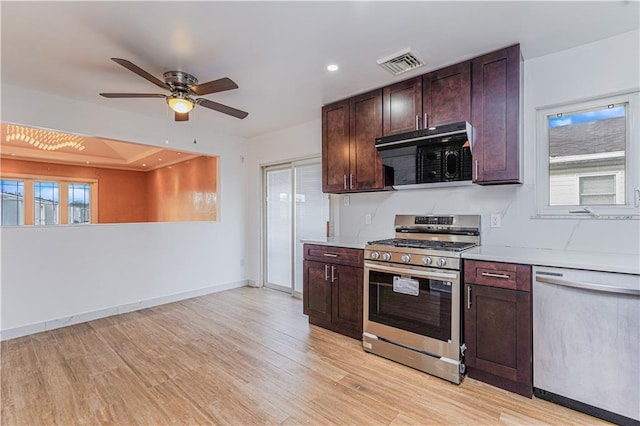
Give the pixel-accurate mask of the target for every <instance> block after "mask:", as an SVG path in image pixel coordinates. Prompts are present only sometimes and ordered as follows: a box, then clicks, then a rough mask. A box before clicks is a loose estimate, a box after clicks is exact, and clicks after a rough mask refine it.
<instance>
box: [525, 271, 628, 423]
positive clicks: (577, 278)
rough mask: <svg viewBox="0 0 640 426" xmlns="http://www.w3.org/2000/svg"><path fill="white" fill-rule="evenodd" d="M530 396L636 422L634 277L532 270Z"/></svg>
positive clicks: (618, 421)
mask: <svg viewBox="0 0 640 426" xmlns="http://www.w3.org/2000/svg"><path fill="white" fill-rule="evenodd" d="M533 272H534V283H533V387H534V395H535V396H537V397H539V398H543V399H546V400H549V401H553V402H555V403H558V404H561V405H565V406H567V407H570V408H573V409H575V410H578V411H582V412H585V413H587V414H590V415H593V416H596V417H599V418H602V419H604V420H608V421H612V422H614V423H617V424H638V422H639V421H640V275H631V274H617V273H610V272H595V271H584V270H577V269H561V268H549V267H534V268H533Z"/></svg>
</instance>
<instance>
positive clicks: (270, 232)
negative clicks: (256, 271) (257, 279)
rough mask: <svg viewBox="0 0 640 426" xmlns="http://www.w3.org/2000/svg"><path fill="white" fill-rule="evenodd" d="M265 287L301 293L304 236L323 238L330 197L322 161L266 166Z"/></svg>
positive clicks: (327, 218) (306, 237)
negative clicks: (325, 184)
mask: <svg viewBox="0 0 640 426" xmlns="http://www.w3.org/2000/svg"><path fill="white" fill-rule="evenodd" d="M263 176H264V182H265V200H266V204H265V208H264V216H265V234H266V235H265V241H266V244H265V250H264V254H265V260H264V264H265V286H267V287H270V288H274V289H277V290H283V291H286V292H288V293H291V294H298V295H299V294H301V293H302V243H300V240H301V239H323V238H325V235H326V226H327V221H328V220H329V211H330V208H329V199H328V196H327V195H326V194H323V193H322V168H321V164H320V161H319V160H313V161H305V162H293V163H286V164H279V165H276V166H270V167H266V168H265V169H264V175H263Z"/></svg>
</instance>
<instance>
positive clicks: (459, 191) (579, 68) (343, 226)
mask: <svg viewBox="0 0 640 426" xmlns="http://www.w3.org/2000/svg"><path fill="white" fill-rule="evenodd" d="M639 39H640V33H639V32H638V31H634V32H631V33H627V34H623V35H620V36H617V37H614V38H611V39H606V40H601V41H598V42H596V43H591V44H588V45H584V46H580V47H577V48H574V49H570V50H566V51H562V52H558V53H556V54H552V55H548V56H544V57H539V58H536V59H532V60H526V61H525V64H524V67H525V68H524V78H525V80H524V111H523V114H524V141H523V146H524V156H525V157H524V158H525V161H524V165H523V166H524V184H522V185H501V186H487V187H482V186H477V185H471V186H465V187H456V188H440V189H427V190H407V191H396V192H388V193H362V194H351V195H350V205H349V206H342V205H341V206H340V207H339V228H338V232H339V233H340V235H341V236H342V237H345V238H348V239H355V240H360V241H366V240H371V239H378V238H387V237H390V236H392V235H393V220H394V215H395V214H396V213H407V214H422V213H425V214H426V213H437V214H447V213H457V214H480V215H481V216H482V236H481V238H482V243H483V244H498V245H508V246H517V247H541V248H556V249H569V250H595V251H602V252H612V253H640V226H639V225H640V221H628V220H624V221H623V220H588V219H583V220H579V219H565V220H550V219H531V216H532V215H534V214H535V211H536V209H535V155H536V150H535V148H536V139H535V122H536V111H535V109H536V108H537V107H540V106H546V105H552V104H556V103H562V102H567V101H572V100H577V99H583V98H587V97H593V96H597V95H603V94H608V93H613V92H617V91H620V90H627V89H632V88H637V87H639V86H640V82H639V81H638V79H639V75H640V68H639V65H640V59H639V53H638V52H639V51H640V46H639V41H638V40H639ZM300 131H308V132H309V133H308V134H307V135H306V136H305V135H304V134H300ZM300 141H305V143H304V144H303V145H302V148H306V149H307V151H302V152H301V151H300V148H301V145H300ZM311 142H313V143H311ZM310 143H311V144H310ZM634 143H640V141H634ZM250 144H251V149H252V150H254V149H255V150H258V151H259V153H260V154H259V155H264V156H265V158H269V159H270V160H273V159H276V158H289V157H292V156H294V155H291V154H289V152H288V150H290V149H296V154H295V155H300V156H303V155H305V154H313V153H317V152H319V151H320V149H321V147H320V145H321V127H320V123H319V122H318V123H315V125H309V126H307V127H299V128H297V131H293V129H292V131H291V132H287V131H283V132H280V133H278V134H277V135H274V136H273V137H268V138H256V139H253V140H251V141H250ZM252 168H254V166H253V165H252ZM257 181H258V179H257V176H254V177H253V178H252V179H251V185H254V184H256V182H257ZM254 193H255V190H253V189H251V194H252V195H251V196H252V197H254V195H253V194H254ZM252 206H253V205H252ZM252 210H253V208H252ZM255 210H256V215H257V214H258V213H257V205H256V206H255ZM491 213H501V214H502V215H503V218H502V227H501V228H490V226H489V219H490V215H491ZM366 214H372V215H373V221H372V223H371V225H365V215H366ZM255 217H257V216H255ZM254 219H255V218H254V216H253V214H252V218H251V219H250V223H251V224H252V226H254V225H255V224H254V223H253V222H254ZM249 235H252V236H253V235H254V234H253V230H252V231H250V234H249ZM253 240H254V241H255V245H256V246H258V244H259V242H258V240H257V238H254V239H253ZM250 245H251V244H250ZM256 253H257V252H255V253H254V252H252V253H251V256H250V257H251V258H252V263H251V267H250V271H249V275H250V276H251V277H257V276H259V269H258V268H256V266H255V265H256V263H255V262H254V256H255V254H256Z"/></svg>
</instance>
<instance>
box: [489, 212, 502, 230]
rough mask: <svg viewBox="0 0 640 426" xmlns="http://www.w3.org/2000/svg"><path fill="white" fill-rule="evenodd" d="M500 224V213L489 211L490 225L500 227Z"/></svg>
mask: <svg viewBox="0 0 640 426" xmlns="http://www.w3.org/2000/svg"><path fill="white" fill-rule="evenodd" d="M501 226H502V215H500V213H491V227H492V228H500V227H501Z"/></svg>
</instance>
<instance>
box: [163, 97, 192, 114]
mask: <svg viewBox="0 0 640 426" xmlns="http://www.w3.org/2000/svg"><path fill="white" fill-rule="evenodd" d="M167 103H168V104H169V107H170V108H171V109H172V110H174V111H175V112H179V113H182V114H184V113H185V112H189V111H191V110H192V109H193V105H194V104H193V101H192V100H191V99H189V98H187V97H186V96H184V95H178V94H176V95H172V96H169V97H167Z"/></svg>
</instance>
